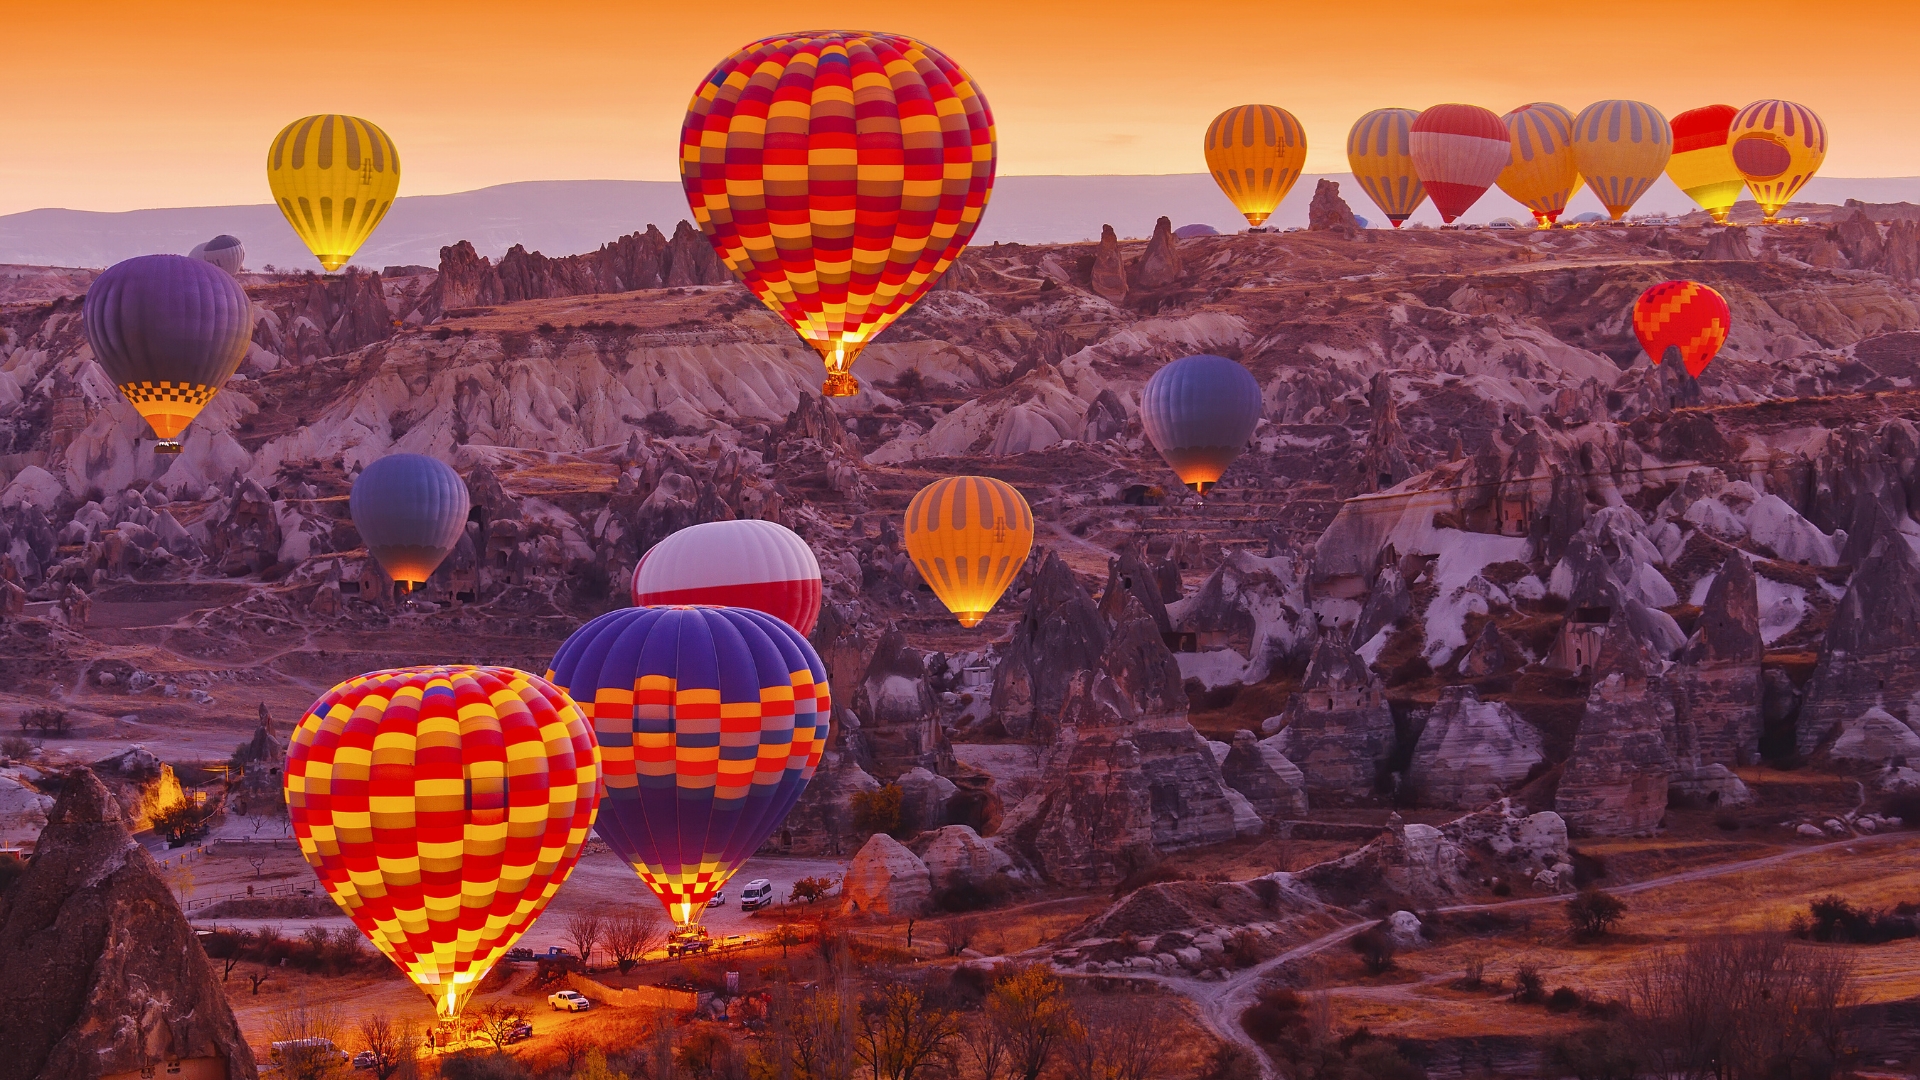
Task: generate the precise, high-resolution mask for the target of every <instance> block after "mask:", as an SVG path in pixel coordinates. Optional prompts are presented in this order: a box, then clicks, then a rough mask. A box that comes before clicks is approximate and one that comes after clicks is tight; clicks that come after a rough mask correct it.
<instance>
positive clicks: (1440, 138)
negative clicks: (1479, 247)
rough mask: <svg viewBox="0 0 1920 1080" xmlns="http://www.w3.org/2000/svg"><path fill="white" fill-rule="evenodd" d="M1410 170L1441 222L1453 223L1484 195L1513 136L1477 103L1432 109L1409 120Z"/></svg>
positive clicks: (1508, 151)
mask: <svg viewBox="0 0 1920 1080" xmlns="http://www.w3.org/2000/svg"><path fill="white" fill-rule="evenodd" d="M1411 130H1412V137H1411V138H1410V139H1409V141H1408V145H1409V146H1410V147H1411V148H1412V157H1413V168H1414V171H1415V172H1417V173H1419V174H1420V182H1421V183H1422V184H1424V185H1426V188H1427V195H1428V196H1429V197H1431V198H1432V199H1433V206H1434V209H1436V210H1438V211H1440V218H1441V220H1443V221H1445V222H1446V223H1447V224H1449V225H1451V224H1453V219H1455V218H1457V217H1459V216H1460V215H1461V214H1464V213H1466V212H1467V208H1468V207H1470V206H1472V205H1473V204H1474V203H1475V202H1477V201H1479V199H1480V196H1482V195H1484V194H1486V193H1487V189H1488V188H1490V187H1492V186H1493V182H1494V181H1495V180H1498V179H1499V178H1500V174H1501V173H1502V172H1503V171H1505V170H1506V167H1507V163H1508V161H1510V160H1512V158H1513V136H1511V135H1508V134H1507V125H1505V124H1503V123H1501V122H1500V118H1499V117H1498V116H1496V115H1494V114H1493V113H1492V112H1489V111H1488V110H1486V109H1483V108H1481V107H1480V106H1478V105H1435V106H1433V107H1432V108H1430V109H1428V110H1426V111H1425V112H1423V113H1421V114H1420V115H1419V116H1418V117H1416V118H1415V119H1414V121H1413V127H1412V129H1411Z"/></svg>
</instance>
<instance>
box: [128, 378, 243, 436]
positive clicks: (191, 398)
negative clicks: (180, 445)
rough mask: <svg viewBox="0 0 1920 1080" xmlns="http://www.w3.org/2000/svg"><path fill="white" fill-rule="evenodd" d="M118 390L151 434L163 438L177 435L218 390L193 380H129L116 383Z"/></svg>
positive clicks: (185, 428)
mask: <svg viewBox="0 0 1920 1080" xmlns="http://www.w3.org/2000/svg"><path fill="white" fill-rule="evenodd" d="M120 392H121V393H122V394H125V395H126V398H127V400H128V401H130V402H132V403H133V408H134V411H135V412H138V413H139V414H140V418H141V419H143V420H145V421H146V422H147V425H148V426H149V427H151V428H153V433H154V434H155V435H158V436H160V437H161V438H163V439H172V438H177V437H178V436H179V434H180V433H181V432H183V431H185V430H187V425H188V424H191V423H193V418H194V417H196V416H199V415H200V410H201V409H204V408H206V407H207V402H209V401H212V400H213V395H215V394H217V393H219V392H220V388H219V387H217V386H201V385H199V384H197V383H173V382H166V381H164V380H162V381H160V382H146V381H142V382H129V383H121V384H120Z"/></svg>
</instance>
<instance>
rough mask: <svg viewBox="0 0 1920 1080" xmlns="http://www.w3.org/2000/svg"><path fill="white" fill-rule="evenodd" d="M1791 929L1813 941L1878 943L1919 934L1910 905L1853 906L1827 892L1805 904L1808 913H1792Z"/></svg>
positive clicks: (1918, 924)
mask: <svg viewBox="0 0 1920 1080" xmlns="http://www.w3.org/2000/svg"><path fill="white" fill-rule="evenodd" d="M1793 932H1794V935H1795V936H1797V937H1803V938H1811V939H1812V940H1814V941H1823V942H1839V943H1846V944H1853V945H1881V944H1885V943H1886V942H1889V941H1899V940H1902V939H1904V938H1910V937H1915V936H1920V918H1917V917H1916V915H1915V909H1914V908H1913V907H1911V906H1910V905H1906V904H1902V905H1900V907H1897V908H1895V909H1894V910H1892V911H1886V910H1884V909H1881V908H1856V907H1854V906H1853V905H1852V904H1850V903H1848V902H1847V901H1846V899H1844V898H1843V897H1840V896H1837V895H1834V894H1831V893H1829V894H1828V895H1826V896H1822V897H1820V898H1819V899H1818V900H1815V901H1813V902H1812V903H1810V904H1808V905H1807V914H1805V915H1797V916H1795V917H1794V920H1793Z"/></svg>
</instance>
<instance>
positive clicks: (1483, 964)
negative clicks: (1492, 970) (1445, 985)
mask: <svg viewBox="0 0 1920 1080" xmlns="http://www.w3.org/2000/svg"><path fill="white" fill-rule="evenodd" d="M1486 981H1487V958H1486V956H1485V955H1484V954H1481V953H1468V954H1467V955H1466V956H1465V957H1464V958H1463V959H1462V960H1461V972H1460V981H1459V982H1458V983H1456V984H1455V985H1457V986H1458V987H1460V989H1462V990H1478V989H1480V988H1481V987H1482V986H1484V985H1486Z"/></svg>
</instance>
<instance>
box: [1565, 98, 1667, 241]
mask: <svg viewBox="0 0 1920 1080" xmlns="http://www.w3.org/2000/svg"><path fill="white" fill-rule="evenodd" d="M1672 156H1673V129H1672V128H1670V127H1668V126H1667V118H1666V117H1665V116H1662V115H1661V114H1660V110H1659V109H1656V108H1654V107H1653V106H1651V105H1648V104H1647V103H1645V102H1643V101H1621V100H1615V101H1596V102H1594V103H1593V104H1591V105H1589V106H1587V107H1586V108H1584V109H1581V110H1580V115H1579V116H1576V117H1574V119H1573V160H1574V162H1575V164H1577V165H1578V166H1579V168H1580V175H1581V176H1584V177H1586V178H1587V187H1588V188H1590V189H1591V190H1592V191H1593V193H1594V194H1595V195H1597V196H1599V197H1600V205H1602V206H1604V207H1606V208H1607V213H1608V214H1611V215H1612V216H1613V220H1615V221H1619V220H1620V219H1621V218H1622V217H1624V216H1625V215H1626V212H1627V211H1628V210H1631V209H1632V208H1633V204H1634V203H1636V202H1638V201H1640V196H1642V195H1645V194H1646V193H1647V189H1648V188H1650V187H1652V186H1653V182H1654V181H1655V180H1658V179H1660V174H1661V172H1662V171H1664V170H1665V169H1666V167H1667V159H1668V158H1669V157H1672Z"/></svg>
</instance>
